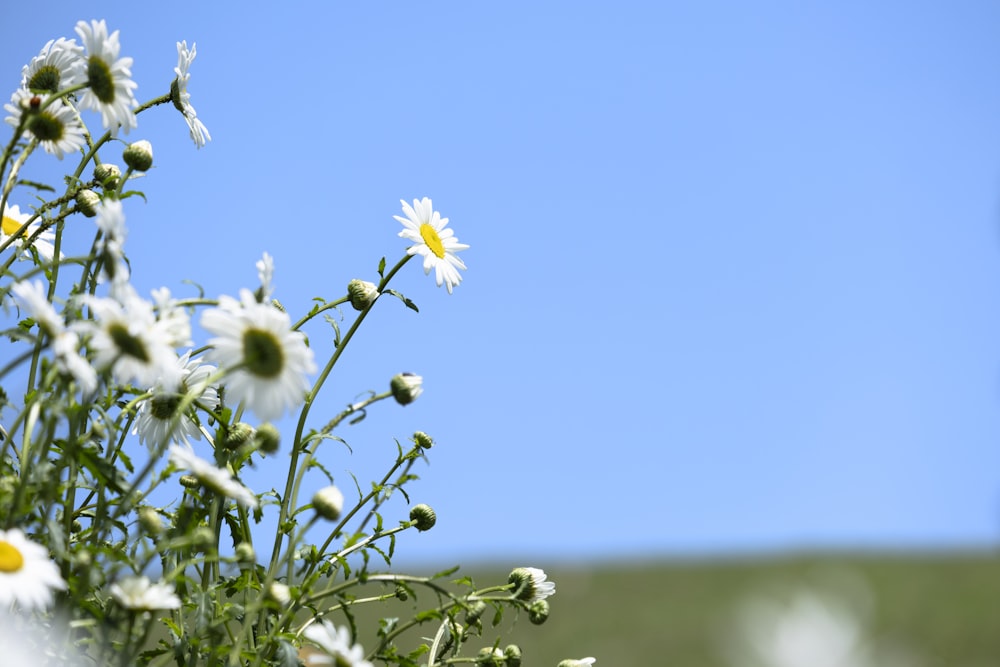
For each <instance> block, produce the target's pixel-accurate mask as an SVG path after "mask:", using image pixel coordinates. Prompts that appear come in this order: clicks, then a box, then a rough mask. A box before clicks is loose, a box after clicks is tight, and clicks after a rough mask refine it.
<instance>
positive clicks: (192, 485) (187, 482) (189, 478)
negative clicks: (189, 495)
mask: <svg viewBox="0 0 1000 667" xmlns="http://www.w3.org/2000/svg"><path fill="white" fill-rule="evenodd" d="M181 486H183V487H184V488H186V489H197V488H198V487H199V486H201V482H199V481H198V478H197V477H195V476H194V475H181Z"/></svg>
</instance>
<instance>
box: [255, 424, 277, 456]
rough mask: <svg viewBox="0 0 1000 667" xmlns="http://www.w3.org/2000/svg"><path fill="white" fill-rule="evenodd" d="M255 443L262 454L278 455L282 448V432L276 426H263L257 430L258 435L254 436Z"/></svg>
mask: <svg viewBox="0 0 1000 667" xmlns="http://www.w3.org/2000/svg"><path fill="white" fill-rule="evenodd" d="M254 443H255V444H256V445H257V449H258V450H260V451H261V452H264V453H265V454H276V453H277V452H278V448H279V447H280V446H281V432H280V431H278V429H277V428H276V427H275V426H274V424H270V423H268V424H261V425H260V426H259V427H258V428H257V435H255V436H254Z"/></svg>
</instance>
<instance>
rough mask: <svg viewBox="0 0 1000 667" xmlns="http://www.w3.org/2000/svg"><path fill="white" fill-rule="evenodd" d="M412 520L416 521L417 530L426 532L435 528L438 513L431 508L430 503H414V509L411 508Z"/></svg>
mask: <svg viewBox="0 0 1000 667" xmlns="http://www.w3.org/2000/svg"><path fill="white" fill-rule="evenodd" d="M410 521H413V522H414V523H413V525H415V526H416V527H417V530H419V531H420V532H424V531H425V530H430V529H431V528H433V527H434V524H435V523H437V514H435V513H434V510H432V509H431V508H430V505H425V504H423V503H420V504H419V505H414V506H413V509H411V510H410Z"/></svg>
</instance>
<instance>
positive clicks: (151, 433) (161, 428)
mask: <svg viewBox="0 0 1000 667" xmlns="http://www.w3.org/2000/svg"><path fill="white" fill-rule="evenodd" d="M215 370H216V369H215V366H211V365H208V364H203V363H201V361H200V360H198V359H191V352H190V351H188V352H186V353H184V354H183V355H182V356H180V357H178V359H177V371H176V374H175V376H177V377H179V380H178V381H177V384H168V383H166V382H164V381H161V382H158V383H157V384H156V386H154V387H153V388H152V389H150V394H151V395H150V397H149V398H146V399H144V400H142V401H140V402H139V415H138V418H137V419H136V423H135V428H134V429H132V434H133V435H136V434H138V436H139V442H141V443H143V444H145V445H146V446H147V447H149V450H150V451H154V450H155V449H156V448H157V447H158V446H162V445H163V444H164V443H165V442H168V441H169V442H175V443H181V444H185V445H188V446H190V445H191V439H192V438H193V439H195V440H201V429H200V428H199V425H198V421H197V420H196V418H195V408H194V405H191V406H190V407H189V408H188V409H187V411H186V412H185V413H183V414H180V413H179V408H180V404H181V401H182V400H183V399H184V396H185V395H186V394H187V393H188V392H189V391H191V390H193V389H196V388H199V387H203V389H202V391H201V394H200V395H199V396H198V398H197V402H198V403H199V404H200V405H201V406H202V407H203V408H206V409H209V410H214V409H215V408H216V407H217V406H218V405H219V393H218V391H217V390H216V388H215V387H213V386H212V385H209V384H206V381H207V380H208V378H209V377H210V376H211V375H212V373H214V372H215Z"/></svg>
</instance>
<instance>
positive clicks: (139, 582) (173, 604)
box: [111, 575, 181, 611]
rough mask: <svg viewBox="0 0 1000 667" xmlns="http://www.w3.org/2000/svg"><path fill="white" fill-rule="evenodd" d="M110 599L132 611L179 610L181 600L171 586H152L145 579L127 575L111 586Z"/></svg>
mask: <svg viewBox="0 0 1000 667" xmlns="http://www.w3.org/2000/svg"><path fill="white" fill-rule="evenodd" d="M111 597H113V598H114V599H115V602H117V603H118V604H120V605H121V606H122V607H125V608H126V609H131V610H132V611H154V610H159V609H180V606H181V600H180V598H178V597H177V594H176V593H175V592H174V587H173V586H172V585H171V584H164V583H159V584H154V583H152V582H151V581H150V580H149V579H148V578H147V577H143V576H136V575H129V576H127V577H123V578H122V579H121V580H120V581H118V582H116V583H114V584H111Z"/></svg>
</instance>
